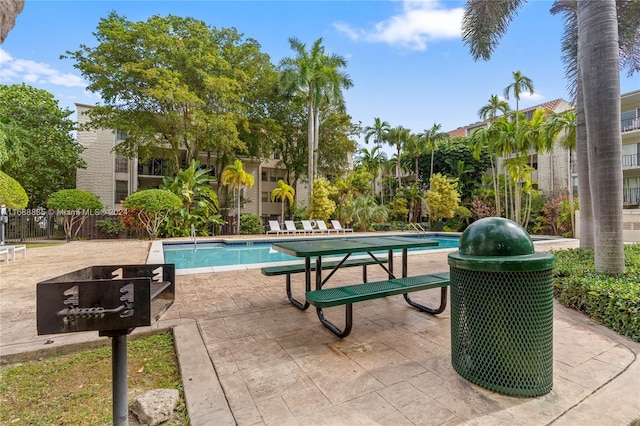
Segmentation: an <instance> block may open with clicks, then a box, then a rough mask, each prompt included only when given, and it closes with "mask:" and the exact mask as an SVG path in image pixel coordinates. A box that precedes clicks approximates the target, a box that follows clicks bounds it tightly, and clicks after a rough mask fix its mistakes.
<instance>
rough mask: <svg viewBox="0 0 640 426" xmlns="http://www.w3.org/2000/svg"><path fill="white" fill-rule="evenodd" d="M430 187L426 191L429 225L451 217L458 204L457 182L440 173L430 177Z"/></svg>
mask: <svg viewBox="0 0 640 426" xmlns="http://www.w3.org/2000/svg"><path fill="white" fill-rule="evenodd" d="M431 181H432V183H431V187H430V188H429V190H428V191H427V197H426V200H425V201H426V203H427V210H428V211H429V223H430V225H431V227H432V228H433V225H434V224H435V223H436V222H437V221H438V220H440V219H448V218H450V217H453V216H454V215H455V213H456V209H457V208H458V203H459V202H460V194H458V191H457V190H456V188H457V187H458V182H457V181H458V180H457V179H451V178H447V177H445V176H442V175H441V174H440V173H436V174H434V175H433V176H432V177H431Z"/></svg>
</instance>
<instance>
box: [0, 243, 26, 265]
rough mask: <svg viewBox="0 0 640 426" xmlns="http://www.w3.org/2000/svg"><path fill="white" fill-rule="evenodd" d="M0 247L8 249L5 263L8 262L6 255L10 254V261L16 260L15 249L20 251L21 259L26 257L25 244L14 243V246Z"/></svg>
mask: <svg viewBox="0 0 640 426" xmlns="http://www.w3.org/2000/svg"><path fill="white" fill-rule="evenodd" d="M0 249H2V250H7V251H8V253H7V263H8V262H9V258H8V256H11V261H12V262H15V261H16V252H17V251H21V252H22V258H23V259H26V258H27V246H26V245H24V244H20V245H15V246H2V247H0Z"/></svg>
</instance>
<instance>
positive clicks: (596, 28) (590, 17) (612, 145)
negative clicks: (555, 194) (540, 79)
mask: <svg viewBox="0 0 640 426" xmlns="http://www.w3.org/2000/svg"><path fill="white" fill-rule="evenodd" d="M523 3H524V2H523V1H522V0H507V1H500V2H489V1H468V2H467V6H466V8H465V13H464V17H463V23H462V32H463V42H464V43H465V44H467V45H468V46H469V49H470V51H471V54H472V56H473V58H474V59H475V60H477V59H480V58H482V59H485V60H486V59H489V58H490V57H491V53H492V52H493V49H494V48H495V47H496V46H497V44H498V42H499V40H500V38H501V37H502V36H503V35H504V33H505V32H506V30H507V27H508V23H509V22H510V21H511V19H512V18H513V17H514V16H515V14H516V13H517V11H518V8H519V7H520V6H522V4H523ZM559 3H560V2H556V5H557V4H559ZM625 3H631V2H625ZM573 5H575V6H576V9H575V10H576V15H577V36H576V38H575V40H576V41H577V49H576V50H574V51H573V52H571V51H570V50H568V49H566V48H565V47H563V51H564V53H565V58H569V59H571V58H572V57H574V58H577V60H576V61H575V64H576V66H575V67H573V68H571V67H569V66H567V67H566V69H568V72H569V76H570V77H572V76H573V77H574V79H573V81H574V83H576V86H577V88H578V90H577V92H578V94H580V93H581V96H579V97H578V98H577V99H578V102H577V111H578V125H580V124H581V123H582V121H581V119H580V115H582V113H583V114H584V123H585V127H586V129H587V131H586V132H584V133H583V132H582V131H581V129H580V128H578V136H579V137H580V136H581V135H586V136H587V139H586V147H587V156H586V158H587V159H588V163H589V172H588V173H586V174H585V175H584V176H583V177H582V178H581V180H582V179H588V180H589V182H590V187H591V189H592V190H593V191H592V193H590V194H588V195H587V197H589V195H590V199H591V202H592V206H591V207H592V212H593V216H594V219H595V220H594V223H595V228H594V235H595V265H596V271H597V272H600V273H604V272H608V273H611V274H617V273H624V271H625V266H624V243H623V239H622V180H621V179H620V176H621V174H622V155H621V151H622V142H621V141H622V137H621V134H620V132H621V131H620V70H619V66H620V55H619V49H620V44H619V42H618V40H619V38H618V37H619V33H618V13H617V10H616V2H615V0H599V1H578V2H577V3H574V4H573ZM630 7H633V5H632V6H630ZM624 19H625V16H624V15H622V14H621V15H620V21H621V23H622V22H624ZM632 19H635V18H632ZM565 28H567V27H565ZM627 31H628V32H635V31H637V23H636V24H635V25H627ZM622 36H623V37H622V38H621V40H623V41H625V43H626V42H628V41H629V40H632V41H631V42H630V46H633V45H634V42H633V39H634V37H633V36H629V37H627V36H628V33H627V32H622ZM563 46H564V43H563ZM624 46H628V45H627V44H624ZM575 52H577V56H576V54H575ZM631 52H632V50H629V53H631ZM572 71H573V72H574V73H575V74H573V75H571V72H572ZM581 146H582V144H581V142H580V138H579V139H578V151H579V152H578V158H579V159H580V158H583V155H582V154H580V149H581ZM596 152H597V158H596ZM596 162H598V163H600V164H606V165H607V167H595V164H596ZM592 165H593V167H591V166H592ZM587 174H588V175H589V176H587ZM581 189H582V186H581ZM588 219H590V218H587V220H588Z"/></svg>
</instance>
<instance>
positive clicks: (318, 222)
mask: <svg viewBox="0 0 640 426" xmlns="http://www.w3.org/2000/svg"><path fill="white" fill-rule="evenodd" d="M316 225H318V230H319V231H321V232H326V233H327V234H330V233H332V232H335V233H336V234H337V233H338V232H340V230H338V229H329V228H327V224H326V223H324V220H316Z"/></svg>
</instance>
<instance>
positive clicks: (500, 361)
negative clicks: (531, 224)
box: [449, 218, 555, 397]
mask: <svg viewBox="0 0 640 426" xmlns="http://www.w3.org/2000/svg"><path fill="white" fill-rule="evenodd" d="M554 265H555V257H554V256H553V255H551V254H549V253H535V250H534V246H533V242H532V241H531V237H530V236H529V234H527V232H526V230H525V229H524V228H522V227H521V226H520V225H518V224H516V223H515V222H512V221H510V220H508V219H503V218H485V219H481V220H479V221H477V222H474V223H473V224H472V225H471V226H469V228H467V230H465V232H463V234H462V235H461V237H460V248H459V250H458V251H457V252H454V253H451V254H449V266H450V272H451V285H450V287H451V362H452V364H453V368H454V369H455V370H456V371H457V372H458V374H460V375H461V376H462V377H464V378H465V379H467V380H469V381H470V382H473V383H475V384H477V385H480V386H482V387H485V388H487V389H490V390H493V391H496V392H500V393H503V394H507V395H514V396H520V397H532V396H539V395H544V394H546V393H548V392H550V391H551V388H552V386H553V275H552V272H553V266H554Z"/></svg>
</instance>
